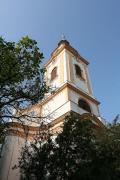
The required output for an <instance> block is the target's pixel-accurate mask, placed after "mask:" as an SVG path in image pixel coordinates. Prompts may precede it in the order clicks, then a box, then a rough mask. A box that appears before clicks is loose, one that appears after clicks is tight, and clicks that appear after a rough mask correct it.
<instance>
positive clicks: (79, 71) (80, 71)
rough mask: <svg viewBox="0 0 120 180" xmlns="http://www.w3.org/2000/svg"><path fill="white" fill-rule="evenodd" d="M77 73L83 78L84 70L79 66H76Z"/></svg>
mask: <svg viewBox="0 0 120 180" xmlns="http://www.w3.org/2000/svg"><path fill="white" fill-rule="evenodd" d="M75 71H76V75H77V76H79V77H81V78H82V70H81V68H80V67H79V66H78V65H77V64H75Z"/></svg>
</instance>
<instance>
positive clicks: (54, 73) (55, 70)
mask: <svg viewBox="0 0 120 180" xmlns="http://www.w3.org/2000/svg"><path fill="white" fill-rule="evenodd" d="M56 77H57V67H55V68H54V69H53V70H52V72H51V80H54V79H55V78H56Z"/></svg>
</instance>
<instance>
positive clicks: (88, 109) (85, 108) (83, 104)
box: [78, 99, 91, 113]
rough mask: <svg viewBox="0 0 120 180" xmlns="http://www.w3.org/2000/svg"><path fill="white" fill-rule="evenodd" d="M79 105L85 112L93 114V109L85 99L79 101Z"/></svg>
mask: <svg viewBox="0 0 120 180" xmlns="http://www.w3.org/2000/svg"><path fill="white" fill-rule="evenodd" d="M78 105H79V107H80V108H82V109H84V110H85V111H88V112H90V113H91V109H90V106H89V104H88V103H87V102H86V101H85V100H84V99H79V101H78Z"/></svg>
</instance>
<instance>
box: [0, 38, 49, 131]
mask: <svg viewBox="0 0 120 180" xmlns="http://www.w3.org/2000/svg"><path fill="white" fill-rule="evenodd" d="M42 59H43V53H41V52H40V49H39V48H38V46H37V42H36V41H35V40H32V39H30V38H29V37H28V36H26V37H23V38H22V39H21V40H20V41H19V42H18V43H15V42H7V41H5V40H4V39H3V38H2V37H0V130H1V132H0V134H1V133H2V132H3V131H2V130H3V123H4V124H5V122H7V121H8V120H9V119H12V118H17V119H18V121H19V120H20V118H21V116H17V117H15V115H14V112H15V111H17V110H18V109H19V108H25V107H28V106H29V105H31V104H34V103H37V102H39V101H40V100H41V99H42V98H43V96H44V94H45V93H46V92H47V91H48V87H47V86H46V83H45V80H44V72H45V69H44V68H42V67H41V62H42ZM24 116H25V114H24Z"/></svg>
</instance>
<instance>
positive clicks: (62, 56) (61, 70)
mask: <svg viewBox="0 0 120 180" xmlns="http://www.w3.org/2000/svg"><path fill="white" fill-rule="evenodd" d="M58 76H60V84H62V83H63V82H64V53H62V54H61V56H60V74H58Z"/></svg>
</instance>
